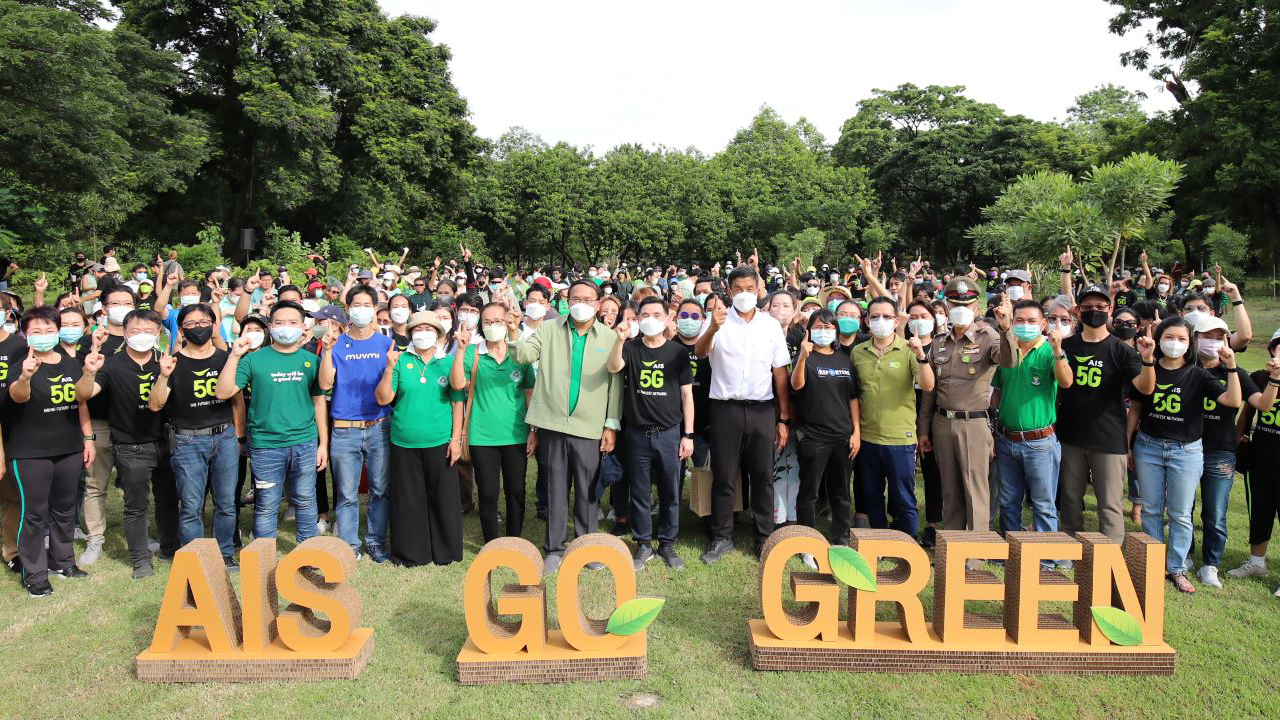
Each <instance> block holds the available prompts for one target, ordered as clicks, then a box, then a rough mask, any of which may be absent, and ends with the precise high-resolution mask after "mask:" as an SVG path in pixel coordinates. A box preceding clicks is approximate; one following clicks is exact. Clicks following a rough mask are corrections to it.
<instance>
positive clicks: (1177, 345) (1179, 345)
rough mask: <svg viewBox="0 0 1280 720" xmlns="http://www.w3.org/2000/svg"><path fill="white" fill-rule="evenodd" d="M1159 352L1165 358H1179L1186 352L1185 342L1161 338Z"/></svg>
mask: <svg viewBox="0 0 1280 720" xmlns="http://www.w3.org/2000/svg"><path fill="white" fill-rule="evenodd" d="M1160 352H1162V353H1164V356H1165V357H1167V358H1180V357H1182V356H1183V355H1186V354H1187V344H1186V343H1185V342H1183V341H1181V340H1161V341H1160Z"/></svg>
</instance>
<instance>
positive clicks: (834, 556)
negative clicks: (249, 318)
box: [827, 545, 878, 592]
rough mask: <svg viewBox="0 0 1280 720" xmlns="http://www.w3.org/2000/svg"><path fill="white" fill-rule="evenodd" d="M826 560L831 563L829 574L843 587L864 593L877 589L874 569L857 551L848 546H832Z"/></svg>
mask: <svg viewBox="0 0 1280 720" xmlns="http://www.w3.org/2000/svg"><path fill="white" fill-rule="evenodd" d="M827 560H828V561H830V563H831V574H832V575H835V576H836V579H837V580H839V581H840V582H842V583H844V584H845V585H848V586H849V587H851V588H857V589H858V590H865V591H866V592H875V591H876V590H877V589H878V588H877V587H876V571H875V569H874V568H872V567H871V564H870V563H868V562H867V559H866V558H864V557H862V553H860V552H858V551H857V550H854V549H853V548H851V547H849V546H848V545H832V546H831V549H830V550H828V551H827Z"/></svg>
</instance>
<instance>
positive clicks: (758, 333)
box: [694, 265, 791, 565]
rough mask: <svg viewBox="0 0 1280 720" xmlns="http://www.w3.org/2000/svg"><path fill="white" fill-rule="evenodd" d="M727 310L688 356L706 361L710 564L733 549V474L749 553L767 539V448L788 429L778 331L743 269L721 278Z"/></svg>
mask: <svg viewBox="0 0 1280 720" xmlns="http://www.w3.org/2000/svg"><path fill="white" fill-rule="evenodd" d="M728 286H729V297H730V298H731V299H732V302H733V308H732V309H728V310H726V309H725V308H724V307H723V306H720V307H719V308H718V309H717V310H716V311H715V312H714V313H712V316H711V324H710V325H709V326H708V327H707V329H706V331H705V332H703V334H702V336H701V337H699V338H698V342H697V344H696V345H695V346H694V353H695V354H696V355H697V356H698V357H700V358H701V357H709V358H710V362H711V389H710V399H711V404H710V410H709V414H710V417H711V425H710V427H709V429H708V440H709V444H710V446H711V472H712V479H711V545H710V547H708V548H707V551H706V552H705V553H703V554H702V562H704V563H706V564H708V565H710V564H711V563H714V562H715V561H717V560H719V559H720V556H721V555H724V554H725V553H726V552H728V551H729V550H730V549H732V547H733V541H732V535H733V502H734V485H735V481H736V479H737V476H738V470H739V469H741V470H742V477H743V482H745V483H747V486H748V487H749V488H750V489H751V491H750V498H751V516H752V519H753V520H754V525H755V528H754V529H755V552H756V555H759V554H760V551H761V549H762V548H763V547H764V541H765V539H766V538H768V537H769V534H770V533H772V532H773V461H774V450H775V448H781V447H782V446H784V445H786V443H787V432H788V429H789V427H788V426H789V425H790V424H791V406H790V395H789V393H788V391H787V364H788V363H790V362H791V356H790V354H789V353H788V352H787V343H786V338H785V337H784V336H783V333H782V326H781V325H779V324H778V321H777V320H774V319H773V318H772V317H771V316H770V315H769V314H768V313H766V312H761V311H759V310H758V309H757V308H756V304H757V303H758V302H759V299H760V295H759V288H760V278H759V277H758V276H757V275H756V271H755V270H754V269H753V268H751V267H750V266H748V265H739V266H738V267H736V268H734V270H733V271H732V272H730V273H729V277H728Z"/></svg>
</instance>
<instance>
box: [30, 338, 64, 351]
mask: <svg viewBox="0 0 1280 720" xmlns="http://www.w3.org/2000/svg"><path fill="white" fill-rule="evenodd" d="M57 344H58V336H57V335H56V334H50V335H28V336H27V345H29V346H30V347H31V348H32V349H33V350H35V351H36V352H48V351H50V350H52V349H53V348H54V347H56V346H57Z"/></svg>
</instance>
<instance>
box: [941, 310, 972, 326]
mask: <svg viewBox="0 0 1280 720" xmlns="http://www.w3.org/2000/svg"><path fill="white" fill-rule="evenodd" d="M947 317H948V318H950V319H951V324H952V325H954V326H956V327H962V328H963V327H969V326H970V325H972V324H973V310H971V309H969V308H968V307H967V306H965V305H957V306H955V307H953V308H951V310H949V311H948V312H947Z"/></svg>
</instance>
